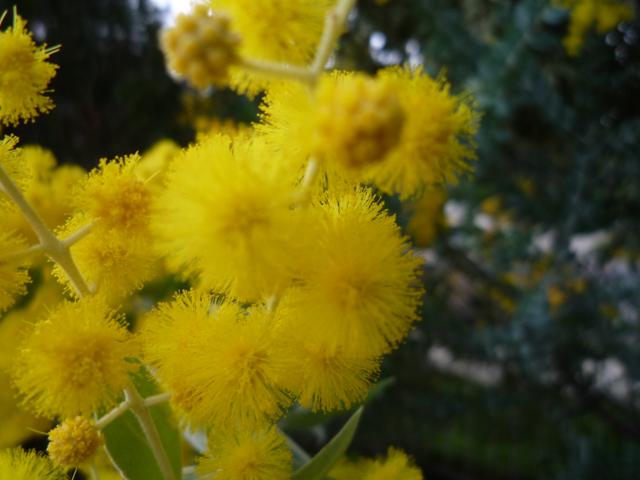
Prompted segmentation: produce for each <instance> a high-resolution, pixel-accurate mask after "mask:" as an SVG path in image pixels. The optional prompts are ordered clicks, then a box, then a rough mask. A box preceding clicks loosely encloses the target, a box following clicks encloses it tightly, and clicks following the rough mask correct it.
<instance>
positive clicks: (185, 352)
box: [141, 292, 290, 430]
mask: <svg viewBox="0 0 640 480" xmlns="http://www.w3.org/2000/svg"><path fill="white" fill-rule="evenodd" d="M275 321H276V319H274V318H272V316H271V315H270V314H269V313H267V312H265V311H264V310H263V309H261V308H259V307H255V308H254V309H252V310H250V311H249V312H243V311H242V310H241V309H240V307H239V306H237V305H236V304H233V303H224V304H222V305H212V304H211V299H210V297H209V296H207V295H204V294H197V293H192V292H187V293H182V294H179V295H178V296H177V297H176V298H175V299H174V300H173V301H172V302H169V303H163V304H160V305H159V307H158V308H157V309H156V310H155V311H153V312H152V313H151V314H150V317H149V318H147V319H146V321H145V325H144V328H143V331H142V332H141V336H142V341H143V348H144V353H145V358H146V359H147V360H148V361H149V362H150V363H151V364H152V365H153V366H155V367H156V368H157V374H158V377H159V378H160V380H161V381H162V382H163V383H164V384H166V385H167V387H168V389H169V391H171V392H172V396H171V401H172V402H173V403H174V404H176V405H177V406H178V407H179V408H180V409H181V410H182V411H183V412H185V413H186V414H187V417H188V418H189V419H190V420H192V421H193V422H195V423H196V424H205V425H210V426H213V427H214V429H218V430H219V429H223V430H234V429H236V428H249V429H251V428H253V427H255V426H257V425H261V424H262V423H263V422H264V421H266V420H269V419H274V418H276V417H277V416H279V415H280V414H281V413H282V409H283V408H284V407H286V406H287V404H288V403H290V399H289V398H288V397H287V395H285V393H284V392H283V390H282V389H281V388H280V386H279V384H280V379H281V377H282V376H283V374H284V370H283V369H284V367H285V366H286V357H285V355H286V354H287V352H286V350H285V349H283V348H282V346H281V342H280V338H278V336H277V335H276V334H275V331H274V324H275V323H274V322H275ZM185 358H188V359H189V361H188V362H185V361H184V359H185Z"/></svg>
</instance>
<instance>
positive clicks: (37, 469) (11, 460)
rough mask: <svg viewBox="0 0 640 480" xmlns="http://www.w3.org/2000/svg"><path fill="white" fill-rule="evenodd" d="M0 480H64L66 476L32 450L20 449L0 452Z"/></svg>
mask: <svg viewBox="0 0 640 480" xmlns="http://www.w3.org/2000/svg"><path fill="white" fill-rule="evenodd" d="M0 478H1V479H2V480H65V479H66V478H67V476H66V475H65V474H64V472H63V471H62V470H60V469H59V468H57V467H55V466H54V465H53V464H52V463H51V461H50V460H49V459H48V458H46V457H42V456H40V455H38V454H37V453H35V452H34V451H33V450H30V451H28V452H25V451H24V450H22V449H21V448H13V449H10V450H2V451H0Z"/></svg>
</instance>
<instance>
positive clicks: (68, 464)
mask: <svg viewBox="0 0 640 480" xmlns="http://www.w3.org/2000/svg"><path fill="white" fill-rule="evenodd" d="M101 445H102V437H101V435H100V431H99V430H98V429H97V428H96V425H95V423H93V422H92V421H91V420H89V419H88V418H87V417H83V416H81V415H79V416H77V417H75V418H68V419H66V420H65V421H63V422H62V423H61V424H60V425H58V426H57V427H56V428H54V429H53V430H51V431H50V432H49V445H48V446H47V453H48V454H49V458H50V459H51V461H52V462H53V463H54V464H56V465H60V466H61V467H64V468H72V467H77V466H79V465H81V464H83V463H85V462H87V461H88V460H90V459H91V457H93V456H94V455H95V453H96V452H97V450H98V448H99V447H100V446H101Z"/></svg>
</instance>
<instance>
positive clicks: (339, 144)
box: [312, 74, 405, 170]
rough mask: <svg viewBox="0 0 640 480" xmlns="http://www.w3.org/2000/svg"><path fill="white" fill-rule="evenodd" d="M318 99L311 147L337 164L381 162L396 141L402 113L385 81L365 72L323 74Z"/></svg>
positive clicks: (345, 166) (359, 165) (344, 166)
mask: <svg viewBox="0 0 640 480" xmlns="http://www.w3.org/2000/svg"><path fill="white" fill-rule="evenodd" d="M316 105H317V106H316V108H315V112H314V114H315V115H313V116H312V122H313V123H314V125H313V134H314V138H313V140H314V143H313V152H314V153H315V154H316V155H317V156H318V157H319V158H322V159H325V160H326V161H329V162H333V163H335V164H336V166H337V167H338V168H342V169H344V170H353V169H359V168H362V167H365V166H367V165H370V164H372V163H376V162H379V161H381V160H382V159H383V158H384V157H385V155H386V154H387V152H389V150H391V149H392V148H393V147H395V145H396V144H397V143H398V140H399V138H400V133H401V132H402V125H403V123H404V116H405V113H404V111H403V110H402V106H401V104H400V101H399V99H398V97H397V95H396V92H395V90H394V86H392V85H391V84H389V83H387V82H384V81H381V80H380V79H374V78H369V77H368V76H366V75H364V74H338V75H326V76H324V77H322V79H321V81H320V84H319V85H318V91H317V93H316Z"/></svg>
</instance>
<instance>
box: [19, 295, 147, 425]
mask: <svg viewBox="0 0 640 480" xmlns="http://www.w3.org/2000/svg"><path fill="white" fill-rule="evenodd" d="M134 353H135V352H134V349H133V346H132V344H131V341H130V339H129V334H128V332H127V330H126V328H125V327H124V326H123V325H122V324H121V323H120V318H119V317H118V316H116V314H115V313H114V312H113V311H112V310H111V309H109V308H108V307H107V305H106V303H105V302H104V301H103V300H102V299H101V298H100V297H97V296H96V297H90V298H85V299H82V300H80V301H78V302H68V301H65V302H63V303H61V304H60V305H59V306H57V307H56V308H55V309H53V310H51V312H50V313H49V315H48V316H47V317H46V318H45V319H43V320H41V321H39V322H38V323H37V324H36V325H35V326H34V328H33V331H32V332H31V333H30V334H29V335H28V336H27V337H26V338H25V341H24V343H23V344H22V346H21V348H20V351H19V353H18V358H17V360H16V364H15V366H14V369H13V372H12V373H13V379H14V382H15V384H16V386H17V387H18V389H19V390H20V392H21V393H22V395H23V397H24V402H25V403H26V404H27V405H29V406H30V407H31V408H32V409H33V410H34V411H36V412H38V413H41V414H44V415H49V416H55V415H62V416H66V417H70V416H73V415H77V414H87V415H88V414H91V413H92V412H94V411H96V410H97V409H100V408H109V407H110V406H112V405H113V404H114V403H115V402H116V401H117V399H118V396H119V393H120V391H121V390H122V388H124V387H125V386H127V384H128V382H129V371H130V370H131V368H132V367H131V365H130V363H129V362H128V361H127V359H128V357H131V356H132V355H133V354H134Z"/></svg>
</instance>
